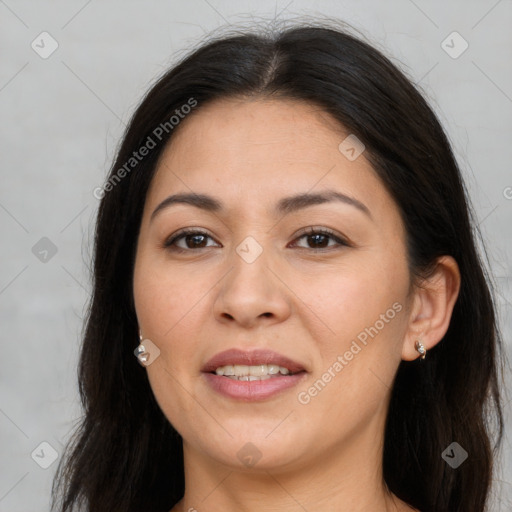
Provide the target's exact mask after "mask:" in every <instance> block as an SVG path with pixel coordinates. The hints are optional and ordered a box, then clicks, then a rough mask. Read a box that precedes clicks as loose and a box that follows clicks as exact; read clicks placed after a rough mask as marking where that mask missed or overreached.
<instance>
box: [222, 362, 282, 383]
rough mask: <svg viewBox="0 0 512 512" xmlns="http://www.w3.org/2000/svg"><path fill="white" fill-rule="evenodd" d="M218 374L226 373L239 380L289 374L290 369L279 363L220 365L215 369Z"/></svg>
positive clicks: (263, 378)
mask: <svg viewBox="0 0 512 512" xmlns="http://www.w3.org/2000/svg"><path fill="white" fill-rule="evenodd" d="M215 373H216V374H217V375H224V376H225V377H230V378H233V379H237V380H245V381H252V380H265V379H268V378H270V377H271V376H272V375H278V374H281V375H288V374H289V373H290V370H288V368H284V367H282V366H279V365H277V364H259V365H257V366H246V365H242V364H235V365H226V366H219V368H217V369H216V370H215Z"/></svg>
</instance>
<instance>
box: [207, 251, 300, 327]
mask: <svg viewBox="0 0 512 512" xmlns="http://www.w3.org/2000/svg"><path fill="white" fill-rule="evenodd" d="M264 255H265V251H263V253H262V254H261V255H260V256H259V257H258V258H257V259H256V260H255V261H253V262H252V263H248V262H247V261H245V260H244V259H243V258H241V257H240V256H239V255H238V254H236V253H234V255H233V258H232V259H231V261H230V263H231V267H230V268H231V270H230V271H229V272H228V273H227V275H226V276H225V277H224V279H222V281H221V286H220V288H219V290H218V294H217V296H216V298H215V303H214V305H213V313H214V316H215V318H216V319H217V320H218V321H220V322H222V323H226V324H238V325H239V326H242V327H244V328H254V327H257V326H258V325H272V324H275V323H279V322H283V321H284V320H286V319H287V318H288V317H289V316H290V311H291V304H290V295H291V292H290V291H289V289H288V288H287V286H286V285H285V284H284V283H283V280H281V279H280V278H279V277H278V276H279V272H278V271H276V269H272V268H270V267H271V265H269V261H268V258H267V257H266V256H264ZM274 267H275V265H274Z"/></svg>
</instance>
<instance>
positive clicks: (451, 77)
mask: <svg viewBox="0 0 512 512" xmlns="http://www.w3.org/2000/svg"><path fill="white" fill-rule="evenodd" d="M308 16H316V17H324V18H325V17H333V18H337V19H341V20H344V21H346V22H348V23H350V24H351V25H353V26H354V27H355V28H356V29H359V30H360V31H361V32H362V33H363V34H365V35H366V36H367V38H368V39H370V41H372V42H373V43H374V44H375V45H376V46H377V47H378V48H379V49H381V50H382V51H384V52H385V53H386V54H387V55H388V56H390V57H391V58H392V60H393V62H395V63H396V64H398V65H399V66H400V67H401V68H402V69H403V70H404V71H405V72H406V73H407V75H408V76H409V77H410V78H411V79H412V80H413V81H414V82H415V83H417V84H418V86H419V87H421V88H422V90H423V92H424V94H425V95H426V97H427V99H428V101H429V102H430V103H431V105H432V106H433V108H434V109H435V111H436V112H437V114H438V115H439V117H440V120H441V122H442V123H443V125H444V127H445V129H446V131H447V132H448V134H449V137H450V139H451V141H452V144H453V147H454V150H455V153H456V156H457V159H458V161H459V163H460V165H461V169H462V171H463V173H464V177H465V179H466V183H467V186H468V189H469V190H470V193H471V197H472V201H473V204H474V207H475V212H476V214H477V217H478V219H479V225H480V228H481V230H482V232H483V234H484V238H485V241H486V244H487V246H488V253H489V257H490V260H491V263H490V265H491V270H492V273H493V276H494V278H495V281H496V284H497V286H498V296H497V299H498V308H499V314H500V321H501V325H502V329H503V333H504V336H505V340H506V344H507V351H508V353H509V354H510V352H511V341H510V340H511V331H512V328H511V324H512V322H511V303H512V293H511V290H512V287H511V283H512V281H511V276H512V265H511V258H510V255H511V254H512V236H511V233H512V229H511V226H512V173H511V162H512V143H511V142H512V124H511V120H512V66H511V62H512V30H511V29H510V27H511V26H512V2H511V1H510V0H501V1H496V0H481V1H476V0H473V1H464V0H458V1H447V0H436V1H428V2H427V1H422V0H414V1H413V0H393V1H387V2H381V1H378V0H362V1H356V0H347V1H342V0H341V1H340V0H337V1H334V0H332V1H331V0H318V1H309V2H308V1H302V0H291V1H290V0H285V1H283V2H282V1H271V0H258V2H248V1H243V0H239V1H234V0H186V1H183V0H180V1H154V0H153V1H144V2H143V1H122V2H121V1H106V0H102V1H99V0H90V1H66V2H64V1H52V2H49V1H35V0H34V1H31V2H29V1H16V0H0V48H1V53H0V56H1V57H0V58H1V66H0V123H1V130H2V136H1V141H2V145H1V153H0V161H1V165H0V176H1V181H0V229H1V233H2V242H1V245H0V247H1V249H0V321H1V325H0V336H1V356H0V436H1V437H0V439H1V441H0V452H1V471H0V511H3V512H7V511H9V512H43V511H47V510H48V509H49V495H50V486H51V481H52V477H53V474H54V471H55V469H56V467H57V463H58V459H59V457H60V456H61V454H62V449H63V445H64V443H65V442H66V440H67V439H68V435H69V432H70V430H71V429H72V427H73V425H74V424H75V423H76V420H77V418H79V416H80V408H79V402H78V393H77V389H78V388H77V383H76V366H77V359H78V346H79V343H80V332H81V328H82V319H83V316H84V312H85V307H86V304H87V300H88V298H89V293H90V289H91V288H90V275H89V266H90V258H91V246H92V245H91V242H92V237H91V235H92V232H93V227H94V217H95V214H96V211H97V206H98V201H97V199H95V197H94V196H93V193H92V192H93V190H94V189H95V188H96V187H97V186H100V185H102V184H103V181H104V178H105V175H106V173H107V171H108V168H109V166H110V165H111V163H112V159H113V157H114V155H115V150H116V147H117V144H118V143H119V139H120V137H121V134H122V131H123V129H124V125H125V123H126V122H127V121H128V119H129V118H130V116H131V114H132V113H133V111H134V109H135V107H136V106H137V104H138V102H139V101H140V99H141V98H142V95H143V94H144V92H145V91H146V90H147V88H148V87H149V86H150V84H151V83H152V82H153V81H154V80H155V78H156V77H157V76H159V75H160V74H161V73H162V72H163V71H164V70H165V69H166V68H167V67H169V66H170V65H172V64H173V63H174V62H176V60H177V59H178V58H181V57H182V56H183V55H184V53H185V52H187V51H188V50H189V49H190V48H191V47H193V46H195V45H197V44H198V43H199V42H200V41H201V40H202V39H203V38H204V37H205V35H206V34H208V33H210V32H211V31H212V30H214V29H216V28H218V27H220V26H223V25H227V24H231V23H234V24H236V25H237V26H240V25H246V26H250V25H251V24H253V23H255V22H257V21H258V20H272V19H276V20H283V19H289V18H297V17H299V18H302V19H305V18H307V17H308ZM44 32H46V34H42V33H44ZM454 32H457V34H453V33H454ZM57 45H58V46H57ZM466 45H467V48H466ZM55 48H56V49H55ZM52 50H54V51H53V53H51V52H52ZM50 53H51V54H50ZM507 378H508V377H507ZM509 382H510V379H509ZM509 399H510V394H509V395H506V396H505V403H506V404H507V405H506V415H507V428H508V431H509V432H510V431H511V430H512V418H511V414H510V404H509V403H507V402H508V400H509ZM41 443H43V444H41ZM45 466H47V467H46V468H45ZM496 478H497V480H499V481H500V482H501V491H500V494H499V495H498V496H496V498H495V502H494V505H493V507H492V511H506V510H511V509H512V505H511V503H512V490H511V489H512V483H511V482H512V457H511V452H510V442H509V440H508V438H507V439H506V440H505V443H504V457H503V462H502V469H501V471H500V473H498V474H497V476H496ZM468 512H469V511H468Z"/></svg>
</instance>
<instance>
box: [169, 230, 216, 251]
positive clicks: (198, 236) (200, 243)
mask: <svg viewBox="0 0 512 512" xmlns="http://www.w3.org/2000/svg"><path fill="white" fill-rule="evenodd" d="M208 238H210V239H212V240H213V238H212V237H211V236H210V235H209V234H208V233H206V232H205V231H199V230H197V229H182V230H181V231H179V232H178V233H176V234H174V235H173V236H171V238H170V239H169V240H167V241H166V242H165V243H164V247H165V248H167V249H170V250H176V251H178V252H180V251H186V250H188V249H204V248H206V247H211V245H206V241H207V239H208ZM181 241H183V242H184V244H185V246H183V245H181V246H180V245H178V242H181Z"/></svg>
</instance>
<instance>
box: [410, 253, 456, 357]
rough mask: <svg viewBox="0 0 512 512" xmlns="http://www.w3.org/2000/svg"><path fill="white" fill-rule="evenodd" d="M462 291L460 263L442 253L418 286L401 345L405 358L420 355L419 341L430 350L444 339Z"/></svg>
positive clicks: (414, 293)
mask: <svg viewBox="0 0 512 512" xmlns="http://www.w3.org/2000/svg"><path fill="white" fill-rule="evenodd" d="M459 291H460V271H459V266H458V265H457V262H456V261H455V259H454V258H452V257H451V256H441V257H440V258H438V260H437V264H436V267H435V269H434V271H433V273H432V274H431V275H430V276H429V277H428V278H426V279H423V280H422V281H421V283H420V284H419V285H416V286H415V290H414V292H413V298H412V307H411V310H410V317H409V326H408V329H407V332H406V335H405V337H404V343H403V347H402V359H403V360H404V361H412V360H414V359H417V358H418V357H420V354H419V353H418V351H417V350H416V347H415V344H416V341H417V340H420V341H421V342H422V343H423V345H424V346H425V348H426V349H427V352H428V350H429V349H431V348H432V347H434V346H435V345H437V343H439V342H440V341H441V340H442V339H443V336H444V335H445V334H446V331H447V330H448V327H449V325H450V319H451V317H452V312H453V307H454V306H455V302H456V301H457V297H458V296H459ZM427 357H428V355H427Z"/></svg>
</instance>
